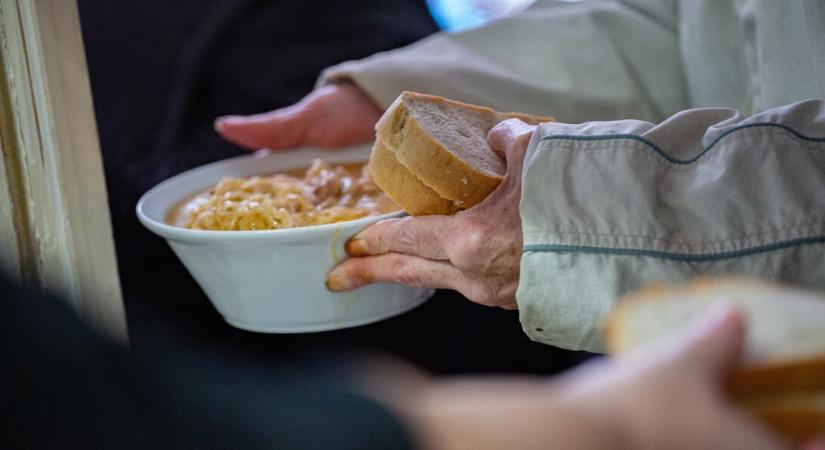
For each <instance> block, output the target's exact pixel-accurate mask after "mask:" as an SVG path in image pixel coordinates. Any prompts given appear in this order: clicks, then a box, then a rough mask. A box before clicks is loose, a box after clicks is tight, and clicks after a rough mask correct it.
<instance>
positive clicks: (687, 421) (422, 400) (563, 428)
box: [384, 309, 821, 450]
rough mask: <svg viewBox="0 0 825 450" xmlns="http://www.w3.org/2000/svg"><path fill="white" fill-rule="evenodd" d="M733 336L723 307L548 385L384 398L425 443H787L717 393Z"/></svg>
mask: <svg viewBox="0 0 825 450" xmlns="http://www.w3.org/2000/svg"><path fill="white" fill-rule="evenodd" d="M742 341H743V321H742V316H741V315H740V314H738V313H736V312H735V311H733V310H730V309H725V310H723V311H716V313H715V314H711V315H710V316H709V317H706V318H705V320H704V321H703V322H702V323H701V324H699V326H698V327H695V328H694V329H692V330H691V331H690V332H688V333H686V334H684V335H682V336H679V337H678V339H676V340H673V341H670V342H665V343H663V344H662V343H660V345H658V346H656V347H654V348H646V349H642V351H640V352H636V353H634V354H629V355H627V356H622V357H618V358H616V359H603V360H598V361H593V362H591V363H588V364H586V365H584V366H582V367H581V368H579V369H576V370H573V371H571V372H569V373H567V374H565V375H563V376H562V377H561V378H557V379H555V380H553V381H551V382H548V381H546V380H544V379H541V378H536V379H523V378H522V379H506V378H498V379H492V380H489V379H488V380H487V381H484V380H479V379H465V380H458V381H450V382H432V383H431V385H430V386H427V387H423V388H419V389H413V390H405V392H404V394H403V395H401V396H399V397H397V398H396V399H394V400H393V399H392V398H391V397H390V401H387V402H386V403H387V404H388V405H390V406H391V407H394V408H395V409H397V410H398V411H399V412H400V414H401V415H402V416H406V417H407V418H408V420H409V421H410V424H412V425H413V426H414V429H416V430H418V431H419V433H420V440H421V442H422V443H423V444H424V448H429V449H439V450H442V449H444V450H446V449H459V448H462V449H463V448H473V449H478V450H482V449H500V448H518V449H548V448H559V449H566V448H583V449H616V448H621V449H640V450H641V449H665V448H666V449H731V450H732V449H748V450H759V449H764V450H779V449H786V448H789V447H788V444H787V443H785V442H783V441H782V440H781V438H780V437H778V436H776V435H775V434H773V433H772V432H771V431H769V430H768V429H766V428H765V427H763V426H762V425H761V424H760V423H758V422H756V421H755V420H754V419H752V418H751V417H750V416H748V415H747V413H745V412H744V411H743V410H740V409H739V408H738V407H736V406H735V405H733V404H732V403H730V402H729V400H728V398H727V397H726V395H725V392H724V389H723V383H724V379H725V377H726V376H727V375H728V374H729V372H730V371H731V369H733V368H734V367H736V366H737V365H738V364H739V361H740V357H741V353H742ZM384 395H385V396H386V391H385V392H384ZM817 445H821V443H814V444H813V445H812V446H811V447H809V448H810V449H814V448H819V447H816V446H817Z"/></svg>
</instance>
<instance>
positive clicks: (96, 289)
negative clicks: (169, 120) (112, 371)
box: [0, 0, 127, 342]
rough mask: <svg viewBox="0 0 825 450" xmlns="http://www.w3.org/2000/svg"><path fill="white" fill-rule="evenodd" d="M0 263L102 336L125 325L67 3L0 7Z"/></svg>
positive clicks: (121, 332)
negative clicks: (52, 295)
mask: <svg viewBox="0 0 825 450" xmlns="http://www.w3.org/2000/svg"><path fill="white" fill-rule="evenodd" d="M0 150H2V153H3V158H2V159H0V175H2V176H3V177H2V178H1V179H2V180H3V181H2V182H0V239H2V241H3V242H2V243H0V258H2V261H3V262H2V264H3V265H4V266H6V267H5V270H6V271H8V272H10V273H11V275H12V276H15V277H17V278H20V279H22V280H23V281H24V282H25V283H27V284H30V285H35V286H37V287H39V288H42V289H45V290H47V291H50V292H55V293H59V294H61V295H62V296H63V297H64V298H66V299H67V301H69V302H70V303H71V304H72V306H74V307H75V309H76V310H77V311H78V313H79V314H80V315H81V316H82V317H83V318H85V319H87V320H88V321H89V322H90V323H91V324H93V325H94V326H95V327H96V328H98V329H99V330H101V331H102V332H104V333H105V334H107V335H108V336H110V337H112V338H114V339H116V340H119V341H122V342H125V341H126V336H127V335H126V319H125V314H124V308H123V299H122V294H121V290H120V280H119V279H118V272H117V260H116V258H115V250H114V240H113V236H112V227H111V219H110V214H109V208H108V200H107V194H106V184H105V179H104V174H103V164H102V161H101V156H100V145H99V141H98V135H97V125H96V122H95V116H94V107H93V104H92V96H91V89H90V85H89V75H88V69H87V66H86V56H85V51H84V47H83V39H82V35H81V31H80V19H79V16H78V11H77V4H76V2H75V0H0Z"/></svg>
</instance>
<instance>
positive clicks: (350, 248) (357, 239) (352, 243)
mask: <svg viewBox="0 0 825 450" xmlns="http://www.w3.org/2000/svg"><path fill="white" fill-rule="evenodd" d="M344 249H345V250H346V251H347V254H349V255H350V256H365V255H367V254H369V249H367V241H366V240H364V238H363V237H361V233H359V234H356V235H355V236H354V237H353V238H351V239H350V240H349V241H347V244H346V245H345V246H344Z"/></svg>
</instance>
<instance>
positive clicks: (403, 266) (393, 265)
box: [389, 255, 421, 286]
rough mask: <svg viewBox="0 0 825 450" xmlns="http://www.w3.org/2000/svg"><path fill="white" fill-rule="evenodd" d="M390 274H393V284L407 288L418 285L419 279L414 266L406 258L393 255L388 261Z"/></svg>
mask: <svg viewBox="0 0 825 450" xmlns="http://www.w3.org/2000/svg"><path fill="white" fill-rule="evenodd" d="M389 269H390V273H392V274H393V278H394V279H395V282H397V283H399V284H403V285H407V286H416V285H418V284H419V283H420V281H421V277H420V276H419V273H418V272H417V271H416V269H415V266H414V265H413V264H411V263H410V261H408V260H407V259H406V258H403V257H401V256H400V255H393V257H392V258H390V260H389Z"/></svg>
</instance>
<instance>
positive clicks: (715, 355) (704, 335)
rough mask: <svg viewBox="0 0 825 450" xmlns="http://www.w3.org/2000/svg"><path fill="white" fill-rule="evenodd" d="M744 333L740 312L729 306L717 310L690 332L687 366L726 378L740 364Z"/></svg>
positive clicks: (685, 351) (683, 356)
mask: <svg viewBox="0 0 825 450" xmlns="http://www.w3.org/2000/svg"><path fill="white" fill-rule="evenodd" d="M744 333H745V323H744V318H743V317H742V314H741V313H740V312H738V311H736V310H735V309H733V308H732V307H730V306H728V305H721V306H719V307H714V308H712V309H711V311H710V312H709V313H708V314H706V315H705V317H704V318H703V319H702V320H700V321H699V323H698V324H696V325H695V326H694V327H693V328H692V329H690V330H689V331H688V337H687V340H686V342H685V344H684V347H683V348H682V349H681V351H680V354H681V359H682V361H683V362H684V363H685V364H686V365H687V367H691V368H693V369H697V370H700V371H703V372H705V373H708V374H709V375H710V376H711V377H713V378H719V377H723V376H725V375H726V374H727V373H728V372H730V371H731V370H732V369H733V368H735V367H736V366H738V365H739V363H740V362H741V359H742V352H743V346H744Z"/></svg>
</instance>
